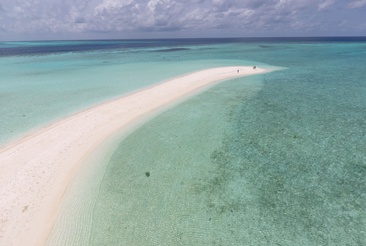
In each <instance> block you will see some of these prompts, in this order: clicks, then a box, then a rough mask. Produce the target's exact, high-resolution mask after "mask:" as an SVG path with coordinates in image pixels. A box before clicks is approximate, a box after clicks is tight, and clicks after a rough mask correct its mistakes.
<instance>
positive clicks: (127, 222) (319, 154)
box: [89, 44, 366, 245]
mask: <svg viewBox="0 0 366 246" xmlns="http://www.w3.org/2000/svg"><path fill="white" fill-rule="evenodd" d="M243 46H244V47H241V48H242V49H243V53H244V54H245V55H243V57H245V58H246V59H250V60H257V61H259V62H263V63H268V64H275V65H279V66H285V67H288V68H289V69H287V70H284V71H278V72H274V73H270V74H266V75H263V76H260V77H259V78H256V79H255V80H254V79H253V78H250V79H241V80H239V81H235V82H233V81H230V82H227V83H224V84H222V85H220V86H218V87H216V88H213V89H212V90H209V91H208V92H206V93H204V94H202V95H200V96H198V97H195V98H194V99H191V100H190V101H188V102H186V103H184V104H182V105H180V106H178V107H176V108H174V109H172V110H170V111H168V112H166V113H164V114H162V115H161V116H159V117H157V118H155V119H154V120H152V121H150V122H149V123H147V124H146V125H144V126H143V127H141V128H140V129H138V130H137V131H135V132H134V133H132V134H131V135H130V136H129V137H128V138H127V139H125V140H124V141H123V142H122V143H121V144H120V145H119V147H118V148H117V150H116V151H115V152H114V154H113V155H112V157H111V159H110V162H109V163H108V166H107V170H106V172H105V174H104V178H103V181H102V182H101V186H100V189H99V194H98V198H97V200H96V202H95V206H94V209H93V221H94V222H93V223H92V230H91V234H90V241H89V243H90V245H103V244H104V245H105V244H108V245H365V244H366V240H365V238H366V229H365V228H366V193H365V191H366V179H365V174H366V125H365V119H366V84H365V82H366V81H365V74H364V65H365V64H366V53H365V52H366V49H365V48H366V45H365V44H303V45H301V44H273V45H268V46H269V47H258V46H254V45H253V46H249V47H247V45H243ZM221 48H223V49H227V52H224V54H222V56H223V57H225V56H228V57H229V56H230V57H239V52H238V50H239V47H235V48H232V47H221ZM230 49H231V53H230V52H228V51H230ZM244 51H245V52H244ZM241 54H242V53H241ZM256 80H258V81H256ZM248 83H249V84H250V85H248ZM253 84H254V85H255V86H256V87H257V90H255V92H253V90H252V89H253ZM248 91H250V93H249V92H248ZM249 94H250V95H249Z"/></svg>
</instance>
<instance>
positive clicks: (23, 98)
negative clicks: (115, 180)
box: [0, 42, 247, 145]
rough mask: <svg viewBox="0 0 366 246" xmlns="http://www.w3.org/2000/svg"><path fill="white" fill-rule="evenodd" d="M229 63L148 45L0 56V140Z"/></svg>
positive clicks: (228, 61)
mask: <svg viewBox="0 0 366 246" xmlns="http://www.w3.org/2000/svg"><path fill="white" fill-rule="evenodd" d="M51 43H52V42H51ZM41 44H43V43H41ZM13 45H20V44H18V43H16V44H13ZM29 45H31V46H32V47H33V46H35V44H33V43H30V44H29ZM178 53H179V52H178ZM177 58H178V59H177ZM245 64H247V63H245V62H244V65H245ZM227 65H237V61H236V60H219V59H210V60H198V59H197V60H189V59H184V60H182V59H180V57H179V56H178V57H177V54H167V55H164V53H163V55H162V54H160V53H159V52H152V51H151V48H149V47H148V48H140V49H134V50H130V49H128V50H125V49H122V50H92V51H88V52H62V53H51V54H41V55H39V54H38V55H25V56H24V55H23V56H6V57H0V76H1V77H0V79H1V81H0V105H1V107H0V115H1V117H0V145H2V144H5V143H6V142H9V141H10V140H12V139H16V138H19V137H21V136H23V135H24V134H27V133H28V132H30V131H32V130H34V129H38V128H40V127H42V126H44V125H46V124H48V123H51V122H54V121H56V120H57V119H59V118H62V117H64V116H68V115H70V114H73V113H75V112H78V111H80V110H82V109H86V108H88V107H90V106H93V105H96V104H98V103H101V102H104V101H106V100H110V99H111V98H115V97H118V96H121V95H124V94H127V93H131V92H133V91H136V90H138V89H141V88H143V87H146V86H150V85H152V84H154V83H158V82H161V81H164V80H166V79H168V78H171V77H174V76H178V75H181V74H184V73H188V72H192V71H196V70H200V69H205V68H210V67H217V66H227Z"/></svg>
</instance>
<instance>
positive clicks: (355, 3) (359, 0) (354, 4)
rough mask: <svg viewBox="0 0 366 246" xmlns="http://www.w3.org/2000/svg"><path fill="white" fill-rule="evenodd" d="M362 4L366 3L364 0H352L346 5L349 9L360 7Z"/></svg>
mask: <svg viewBox="0 0 366 246" xmlns="http://www.w3.org/2000/svg"><path fill="white" fill-rule="evenodd" d="M364 5H366V0H356V1H353V2H350V3H349V4H348V5H347V7H348V8H350V9H356V8H361V7H363V6H364Z"/></svg>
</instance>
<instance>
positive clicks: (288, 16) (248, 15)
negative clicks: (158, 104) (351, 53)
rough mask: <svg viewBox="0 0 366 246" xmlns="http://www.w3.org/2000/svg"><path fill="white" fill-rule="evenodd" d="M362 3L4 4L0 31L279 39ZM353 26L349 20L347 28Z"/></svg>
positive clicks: (167, 0)
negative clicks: (268, 36) (271, 36)
mask: <svg viewBox="0 0 366 246" xmlns="http://www.w3.org/2000/svg"><path fill="white" fill-rule="evenodd" d="M365 4H366V0H357V1H355V0H354V1H353V2H351V3H349V4H348V5H347V6H348V8H349V9H348V10H344V8H342V1H337V0H321V1H320V0H245V1H244V0H63V1H59V0H27V1H24V0H2V1H1V5H0V18H2V19H1V22H0V28H3V29H4V30H6V31H8V32H12V33H18V34H21V35H27V34H45V35H46V34H54V35H60V36H62V35H68V34H82V33H90V34H92V33H96V34H98V35H99V34H100V33H104V34H108V33H110V34H117V33H120V34H123V33H145V35H146V37H149V35H150V34H153V33H172V35H173V34H174V33H179V32H185V33H189V32H191V33H199V34H201V35H202V36H204V35H205V33H208V32H210V33H217V34H218V35H217V36H220V33H221V32H226V33H228V32H231V33H235V34H236V35H238V34H240V33H241V34H242V35H244V36H245V35H247V34H248V35H249V34H250V33H254V32H255V31H260V32H262V33H272V34H273V33H279V35H280V34H281V33H283V32H284V30H285V31H286V32H289V33H291V32H297V31H299V30H304V31H306V32H311V31H314V30H317V29H318V28H319V27H320V26H321V27H322V28H323V29H324V30H326V29H327V28H328V29H331V28H335V23H338V22H339V16H340V15H339V14H340V13H341V12H342V11H343V12H342V13H343V16H342V18H346V17H347V13H346V12H345V11H348V12H349V13H348V15H349V18H350V19H352V18H354V16H353V15H352V13H353V12H352V10H350V9H353V8H360V7H362V6H364V5H365ZM344 5H345V4H344V3H343V6H344ZM332 6H338V8H336V7H334V8H333V7H332ZM1 9H3V10H4V9H5V10H6V11H1ZM323 10H327V11H323ZM335 11H338V12H335ZM356 17H357V16H356ZM325 18H326V21H324V19H325ZM359 18H361V19H362V17H359ZM355 19H357V18H355ZM354 23H356V20H355V21H349V25H350V26H351V25H352V24H354ZM0 38H1V37H0Z"/></svg>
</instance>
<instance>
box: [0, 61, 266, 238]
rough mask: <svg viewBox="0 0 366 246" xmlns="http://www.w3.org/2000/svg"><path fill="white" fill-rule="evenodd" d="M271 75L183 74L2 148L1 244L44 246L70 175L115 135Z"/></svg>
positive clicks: (227, 70)
mask: <svg viewBox="0 0 366 246" xmlns="http://www.w3.org/2000/svg"><path fill="white" fill-rule="evenodd" d="M237 70H240V72H239V73H238V72H237ZM269 71H270V70H265V69H261V68H257V69H255V70H254V69H253V68H252V67H242V66H237V67H233V66H231V67H220V68H212V69H206V70H201V71H198V72H193V73H190V74H185V75H182V76H179V77H175V78H172V79H170V80H167V81H164V82H162V83H159V84H157V85H153V86H150V87H148V88H145V89H142V90H140V91H137V92H134V93H132V94H130V95H126V96H123V97H121V98H117V99H115V100H113V101H109V102H106V103H103V104H101V105H98V106H95V107H93V108H90V109H88V110H86V111H83V112H80V113H77V114H75V115H73V116H70V117H67V118H64V119H62V120H60V121H58V122H56V123H54V124H52V125H50V126H48V127H45V128H43V129H41V130H39V131H37V132H35V133H33V134H30V135H27V136H25V137H24V138H23V139H20V140H18V141H15V142H13V143H10V144H7V145H5V146H3V147H2V148H1V149H0V163H1V164H0V168H1V170H2V171H1V173H0V195H1V196H2V197H3V198H2V200H1V202H0V209H1V210H2V211H3V212H2V214H1V215H0V245H23V244H24V243H25V242H26V244H27V245H40V244H44V243H45V242H46V240H47V237H48V234H49V232H50V230H51V229H52V226H53V223H54V221H55V218H56V216H57V212H58V208H59V206H60V201H61V200H62V197H63V195H64V193H65V191H66V189H67V187H68V184H69V183H70V181H71V179H72V177H73V176H74V174H75V173H76V172H77V171H78V170H79V168H80V166H81V165H82V164H83V162H84V161H85V159H86V158H87V157H88V156H90V155H91V154H92V153H93V151H94V150H96V149H98V146H100V145H102V144H103V143H104V142H105V141H106V140H108V139H110V138H111V137H112V136H114V134H116V133H119V132H127V131H131V129H134V128H135V127H136V126H137V125H139V124H141V122H142V121H143V122H145V120H144V119H148V118H149V117H151V115H156V113H158V112H161V111H162V110H164V109H166V108H167V107H171V106H174V105H175V104H177V103H179V102H181V101H183V100H184V99H186V98H187V97H189V96H192V95H194V94H197V93H199V92H201V91H203V90H204V89H206V88H209V87H210V86H213V85H215V84H217V83H219V82H221V81H223V80H228V79H234V78H237V77H242V76H248V75H253V74H260V73H265V72H269Z"/></svg>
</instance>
